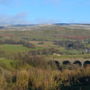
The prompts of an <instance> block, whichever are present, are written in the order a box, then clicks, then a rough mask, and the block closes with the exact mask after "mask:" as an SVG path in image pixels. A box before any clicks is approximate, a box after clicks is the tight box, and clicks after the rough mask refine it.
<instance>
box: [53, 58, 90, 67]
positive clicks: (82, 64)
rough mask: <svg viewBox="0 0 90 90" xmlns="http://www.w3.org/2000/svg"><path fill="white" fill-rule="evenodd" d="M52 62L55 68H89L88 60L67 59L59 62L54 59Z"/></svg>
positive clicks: (89, 62)
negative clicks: (72, 66) (71, 66)
mask: <svg viewBox="0 0 90 90" xmlns="http://www.w3.org/2000/svg"><path fill="white" fill-rule="evenodd" d="M52 62H53V63H54V64H55V65H56V66H57V67H60V66H62V65H78V66H80V67H85V66H87V65H88V66H90V59H67V60H59V59H54V60H52Z"/></svg>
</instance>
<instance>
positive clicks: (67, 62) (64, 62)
mask: <svg viewBox="0 0 90 90" xmlns="http://www.w3.org/2000/svg"><path fill="white" fill-rule="evenodd" d="M70 64H71V62H70V61H69V60H66V61H63V65H70Z"/></svg>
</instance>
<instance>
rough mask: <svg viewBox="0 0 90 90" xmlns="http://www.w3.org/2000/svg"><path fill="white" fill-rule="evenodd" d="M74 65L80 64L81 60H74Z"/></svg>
mask: <svg viewBox="0 0 90 90" xmlns="http://www.w3.org/2000/svg"><path fill="white" fill-rule="evenodd" d="M73 64H74V65H78V66H82V62H81V61H79V60H77V61H74V63H73Z"/></svg>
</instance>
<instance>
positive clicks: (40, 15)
mask: <svg viewBox="0 0 90 90" xmlns="http://www.w3.org/2000/svg"><path fill="white" fill-rule="evenodd" d="M55 22H59V23H90V0H0V24H18V23H21V24H24V23H55Z"/></svg>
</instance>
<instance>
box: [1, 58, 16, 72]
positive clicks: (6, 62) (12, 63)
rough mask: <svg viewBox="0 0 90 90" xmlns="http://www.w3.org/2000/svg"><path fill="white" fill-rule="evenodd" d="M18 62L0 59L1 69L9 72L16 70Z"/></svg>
mask: <svg viewBox="0 0 90 90" xmlns="http://www.w3.org/2000/svg"><path fill="white" fill-rule="evenodd" d="M16 64H17V61H16V60H10V59H6V58H0V67H2V68H4V69H8V70H14V69H15V68H16Z"/></svg>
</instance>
